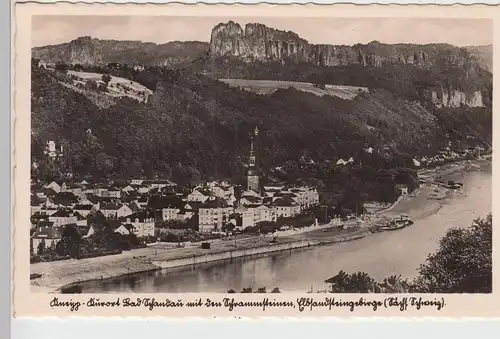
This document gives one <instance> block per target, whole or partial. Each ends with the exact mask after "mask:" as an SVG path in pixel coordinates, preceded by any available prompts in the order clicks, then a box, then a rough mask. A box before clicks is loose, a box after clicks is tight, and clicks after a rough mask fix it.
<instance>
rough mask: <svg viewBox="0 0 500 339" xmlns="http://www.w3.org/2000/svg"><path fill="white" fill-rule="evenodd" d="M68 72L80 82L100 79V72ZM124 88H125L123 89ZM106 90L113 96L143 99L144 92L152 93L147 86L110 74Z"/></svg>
mask: <svg viewBox="0 0 500 339" xmlns="http://www.w3.org/2000/svg"><path fill="white" fill-rule="evenodd" d="M68 74H69V75H73V76H75V77H77V78H78V79H80V81H82V82H87V81H90V80H94V81H96V82H99V81H102V80H101V78H102V74H101V73H90V72H77V71H68ZM125 88H126V89H127V90H125ZM108 90H109V93H107V95H110V96H113V97H118V96H128V97H131V98H134V99H136V100H143V96H144V94H146V95H150V94H153V92H152V91H151V90H150V89H149V88H147V87H145V86H143V85H141V84H140V83H138V82H135V81H131V80H129V79H125V78H120V77H116V76H111V81H110V82H109V85H108ZM143 93H144V94H143Z"/></svg>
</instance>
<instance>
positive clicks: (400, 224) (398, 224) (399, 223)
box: [380, 214, 413, 231]
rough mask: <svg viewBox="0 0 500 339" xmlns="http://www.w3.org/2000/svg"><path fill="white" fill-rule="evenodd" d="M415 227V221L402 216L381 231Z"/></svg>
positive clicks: (381, 228)
mask: <svg viewBox="0 0 500 339" xmlns="http://www.w3.org/2000/svg"><path fill="white" fill-rule="evenodd" d="M410 225H413V220H411V218H410V217H409V216H407V215H404V214H401V215H400V216H399V217H398V218H394V219H393V220H392V221H391V222H390V223H389V224H388V225H387V226H382V227H380V230H381V231H394V230H400V229H402V228H405V227H408V226H410Z"/></svg>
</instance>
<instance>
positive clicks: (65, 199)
mask: <svg viewBox="0 0 500 339" xmlns="http://www.w3.org/2000/svg"><path fill="white" fill-rule="evenodd" d="M51 200H52V203H53V204H55V205H56V206H57V207H60V208H72V207H73V206H75V205H76V204H77V203H78V198H77V197H76V196H75V195H74V194H73V193H72V192H67V191H61V192H59V193H57V194H56V195H55V196H54V197H53V198H51Z"/></svg>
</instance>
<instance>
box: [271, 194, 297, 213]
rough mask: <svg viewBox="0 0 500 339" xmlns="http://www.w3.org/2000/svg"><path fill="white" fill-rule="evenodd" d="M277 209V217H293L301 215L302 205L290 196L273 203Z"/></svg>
mask: <svg viewBox="0 0 500 339" xmlns="http://www.w3.org/2000/svg"><path fill="white" fill-rule="evenodd" d="M273 206H274V207H275V208H276V216H277V217H278V218H279V217H293V216H295V215H297V214H299V213H300V205H299V204H298V203H297V202H296V201H295V200H294V199H292V197H290V196H283V197H281V198H278V199H276V200H275V201H274V202H273Z"/></svg>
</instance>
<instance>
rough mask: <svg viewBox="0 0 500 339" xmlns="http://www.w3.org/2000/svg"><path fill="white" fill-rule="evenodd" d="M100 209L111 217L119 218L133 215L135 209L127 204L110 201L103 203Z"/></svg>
mask: <svg viewBox="0 0 500 339" xmlns="http://www.w3.org/2000/svg"><path fill="white" fill-rule="evenodd" d="M99 211H100V212H101V213H102V214H103V215H104V216H105V217H106V218H110V219H118V218H122V217H126V216H128V215H131V214H132V213H133V211H132V210H131V209H130V207H128V206H127V205H125V204H116V203H109V204H103V205H101V208H100V209H99Z"/></svg>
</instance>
